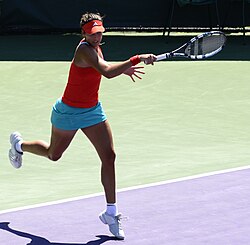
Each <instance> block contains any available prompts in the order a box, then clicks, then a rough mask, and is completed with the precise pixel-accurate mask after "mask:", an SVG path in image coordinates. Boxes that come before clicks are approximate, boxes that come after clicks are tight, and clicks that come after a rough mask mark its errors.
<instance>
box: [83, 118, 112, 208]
mask: <svg viewBox="0 0 250 245" xmlns="http://www.w3.org/2000/svg"><path fill="white" fill-rule="evenodd" d="M82 131H83V132H84V134H85V135H86V136H87V137H88V139H89V140H90V141H91V143H92V144H93V145H94V147H95V149H96V151H97V153H98V155H99V157H100V159H101V162H102V166H101V181H102V184H103V187H104V191H105V195H106V201H107V203H115V202H116V181H115V152H114V146H113V138H112V133H111V129H110V126H109V123H108V121H105V122H102V123H99V124H97V125H94V126H91V127H88V128H83V129H82Z"/></svg>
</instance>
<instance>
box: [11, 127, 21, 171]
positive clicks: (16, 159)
mask: <svg viewBox="0 0 250 245" xmlns="http://www.w3.org/2000/svg"><path fill="white" fill-rule="evenodd" d="M22 140H23V139H22V136H21V134H20V133H18V132H14V133H12V134H11V135H10V144H11V148H10V150H9V159H10V163H11V164H12V166H13V167H14V168H20V167H21V166H22V155H23V153H22V152H18V151H17V150H16V143H17V142H19V141H22Z"/></svg>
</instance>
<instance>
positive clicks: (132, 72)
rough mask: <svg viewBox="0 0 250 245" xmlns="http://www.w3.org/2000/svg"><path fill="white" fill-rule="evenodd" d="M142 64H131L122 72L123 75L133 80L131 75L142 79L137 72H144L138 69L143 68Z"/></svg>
mask: <svg viewBox="0 0 250 245" xmlns="http://www.w3.org/2000/svg"><path fill="white" fill-rule="evenodd" d="M143 68H144V67H143V66H131V67H130V68H128V69H127V70H126V71H125V72H123V73H124V74H125V75H127V76H130V78H131V79H132V81H133V82H135V79H134V77H133V76H135V77H137V78H138V79H142V77H141V76H139V75H138V74H145V72H143V71H140V69H143Z"/></svg>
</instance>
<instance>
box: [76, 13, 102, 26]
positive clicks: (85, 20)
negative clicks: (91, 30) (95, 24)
mask: <svg viewBox="0 0 250 245" xmlns="http://www.w3.org/2000/svg"><path fill="white" fill-rule="evenodd" d="M91 20H100V21H102V22H103V17H102V16H101V15H100V14H99V13H88V12H87V13H85V14H83V15H82V18H81V21H80V28H82V26H83V25H85V24H86V23H88V22H89V21H91Z"/></svg>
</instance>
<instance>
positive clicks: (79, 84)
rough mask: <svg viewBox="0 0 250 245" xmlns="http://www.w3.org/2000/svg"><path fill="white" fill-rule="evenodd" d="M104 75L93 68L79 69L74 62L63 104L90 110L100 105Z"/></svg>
mask: <svg viewBox="0 0 250 245" xmlns="http://www.w3.org/2000/svg"><path fill="white" fill-rule="evenodd" d="M101 77H102V75H101V74H100V73H99V72H98V71H97V70H95V69H94V68H92V67H78V66H76V65H75V64H74V62H73V61H72V63H71V66H70V71H69V77H68V83H67V85H66V88H65V90H64V93H63V96H62V101H63V103H65V104H67V105H69V106H73V107H80V108H90V107H93V106H95V105H96V104H97V103H98V91H99V87H100V82H101Z"/></svg>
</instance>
